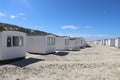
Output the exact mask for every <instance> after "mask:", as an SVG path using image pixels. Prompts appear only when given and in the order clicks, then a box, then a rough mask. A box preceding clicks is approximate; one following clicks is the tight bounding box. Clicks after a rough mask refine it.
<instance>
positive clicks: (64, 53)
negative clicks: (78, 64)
mask: <svg viewBox="0 0 120 80" xmlns="http://www.w3.org/2000/svg"><path fill="white" fill-rule="evenodd" d="M68 54H69V52H56V53H54V55H57V56H66V55H68Z"/></svg>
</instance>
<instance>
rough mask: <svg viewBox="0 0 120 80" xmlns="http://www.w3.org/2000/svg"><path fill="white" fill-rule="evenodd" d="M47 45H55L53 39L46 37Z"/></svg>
mask: <svg viewBox="0 0 120 80" xmlns="http://www.w3.org/2000/svg"><path fill="white" fill-rule="evenodd" d="M47 45H55V38H54V37H47Z"/></svg>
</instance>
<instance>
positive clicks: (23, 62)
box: [10, 58, 45, 67]
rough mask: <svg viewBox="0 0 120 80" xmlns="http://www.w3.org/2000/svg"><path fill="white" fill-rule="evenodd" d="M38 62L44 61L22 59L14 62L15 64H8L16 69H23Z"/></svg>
mask: <svg viewBox="0 0 120 80" xmlns="http://www.w3.org/2000/svg"><path fill="white" fill-rule="evenodd" d="M39 61H45V60H44V59H36V58H27V59H23V60H20V61H16V62H12V63H10V64H11V65H15V66H18V67H25V66H27V65H30V64H33V63H36V62H39Z"/></svg>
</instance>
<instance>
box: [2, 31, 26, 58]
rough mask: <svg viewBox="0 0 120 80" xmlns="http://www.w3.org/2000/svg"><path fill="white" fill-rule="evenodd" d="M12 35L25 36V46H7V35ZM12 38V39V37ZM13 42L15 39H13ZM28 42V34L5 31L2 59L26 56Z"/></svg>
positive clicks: (3, 34) (3, 33)
mask: <svg viewBox="0 0 120 80" xmlns="http://www.w3.org/2000/svg"><path fill="white" fill-rule="evenodd" d="M8 35H9V36H11V37H12V38H13V36H23V46H13V45H11V47H7V37H8ZM12 38H11V39H12ZM12 43H13V41H12ZM25 44H26V34H25V33H23V32H18V31H3V32H2V48H1V49H2V55H1V56H2V58H1V60H7V59H14V58H19V57H25V56H26V52H25V46H26V45H25Z"/></svg>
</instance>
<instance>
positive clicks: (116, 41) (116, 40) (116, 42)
mask: <svg viewBox="0 0 120 80" xmlns="http://www.w3.org/2000/svg"><path fill="white" fill-rule="evenodd" d="M115 47H117V48H120V37H118V38H117V39H115Z"/></svg>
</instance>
